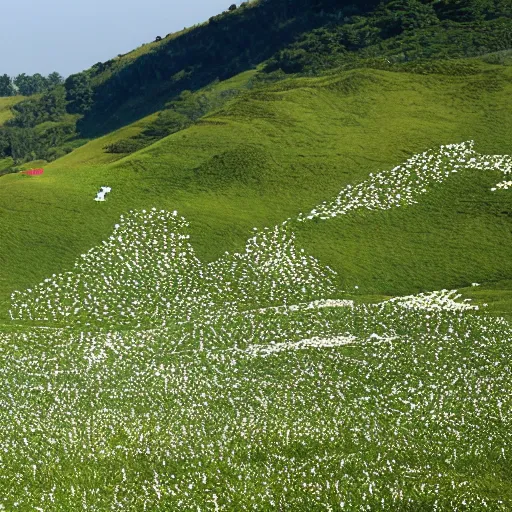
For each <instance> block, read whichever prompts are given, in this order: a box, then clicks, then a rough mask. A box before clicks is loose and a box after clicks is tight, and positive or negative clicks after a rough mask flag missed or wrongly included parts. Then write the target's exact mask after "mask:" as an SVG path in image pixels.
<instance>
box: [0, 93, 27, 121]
mask: <svg viewBox="0 0 512 512" xmlns="http://www.w3.org/2000/svg"><path fill="white" fill-rule="evenodd" d="M24 99H25V98H24V97H23V96H11V97H9V98H0V126H2V125H3V124H4V123H5V122H6V121H9V119H11V118H12V117H13V114H12V111H11V107H14V105H16V103H19V102H20V101H23V100H24Z"/></svg>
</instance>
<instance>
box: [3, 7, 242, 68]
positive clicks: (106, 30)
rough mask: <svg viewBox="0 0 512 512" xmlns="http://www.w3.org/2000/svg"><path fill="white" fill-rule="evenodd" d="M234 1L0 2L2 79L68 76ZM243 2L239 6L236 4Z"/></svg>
mask: <svg viewBox="0 0 512 512" xmlns="http://www.w3.org/2000/svg"><path fill="white" fill-rule="evenodd" d="M234 1H235V0H44V1H43V0H14V1H9V2H2V4H3V5H2V15H1V18H2V27H1V29H0V75H3V74H4V73H7V74H8V75H9V76H16V75H18V74H19V73H27V74H29V75H33V74H34V73H41V74H42V75H45V76H46V75H48V74H49V73H51V72H53V71H58V72H59V73H60V74H61V75H63V76H64V77H67V76H69V75H70V74H72V73H77V72H79V71H83V70H84V69H87V68H89V67H90V66H92V65H93V64H95V63H96V62H99V61H102V62H104V61H106V60H108V59H110V58H112V57H115V56H116V55H118V54H119V53H127V52H129V51H131V50H133V49H135V48H137V47H138V46H140V45H141V44H142V43H148V42H151V41H153V40H154V39H155V37H156V36H161V37H164V36H165V35H166V34H169V33H170V32H176V31H178V30H182V29H183V28H184V27H190V26H192V25H195V24H196V23H201V22H203V21H206V20H207V19H208V18H210V16H213V15H215V14H219V13H220V12H222V11H224V10H226V9H227V8H228V7H229V6H230V5H231V4H232V3H234ZM237 3H239V2H237Z"/></svg>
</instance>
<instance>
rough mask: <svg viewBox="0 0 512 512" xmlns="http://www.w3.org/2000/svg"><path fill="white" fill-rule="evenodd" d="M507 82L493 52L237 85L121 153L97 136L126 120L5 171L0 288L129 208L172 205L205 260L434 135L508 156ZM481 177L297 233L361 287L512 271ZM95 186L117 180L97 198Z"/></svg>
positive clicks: (62, 264) (41, 267)
mask: <svg viewBox="0 0 512 512" xmlns="http://www.w3.org/2000/svg"><path fill="white" fill-rule="evenodd" d="M511 94H512V70H511V69H510V68H507V67H503V66H491V65H486V66H484V67H483V71H482V72H476V73H475V74H473V75H469V76H462V77H450V76H447V75H435V74H433V75H428V76H423V75H415V74H406V73H393V72H389V71H376V70H371V69H365V70H353V71H349V72H345V73H339V74H333V75H330V76H328V77H324V78H311V79H307V78H302V79H289V80H286V81H284V82H282V83H278V84H275V85H271V86H266V87H264V88H261V89H259V88H256V89H254V90H251V91H248V92H245V93H243V95H242V96H241V97H239V98H238V99H236V100H234V101H232V102H230V103H229V104H228V105H227V106H226V107H225V108H224V109H222V110H221V111H219V112H217V113H215V114H213V115H210V116H208V117H207V118H205V119H204V120H203V121H200V122H199V123H198V124H197V125H195V126H193V127H191V128H189V129H187V130H184V131H182V132H179V133H177V134H174V135H172V136H170V137H168V138H166V139H164V140H162V141H160V142H158V143H156V144H154V145H153V146H151V147H149V148H147V149H145V150H143V151H141V152H139V153H136V154H134V155H131V156H129V157H127V158H123V159H121V160H119V161H117V162H115V163H110V164H109V162H111V161H112V159H113V158H114V157H116V155H106V154H104V153H102V151H101V149H102V147H103V146H104V145H106V143H108V142H110V141H111V140H115V139H116V138H117V137H119V138H121V134H120V133H119V132H117V133H114V134H112V135H110V136H108V137H111V138H110V139H106V140H104V141H99V140H97V141H93V142H91V143H89V144H87V145H86V146H83V147H82V148H80V149H78V150H77V151H76V152H74V153H72V154H70V155H68V156H67V157H64V158H62V159H60V160H57V161H56V162H54V163H52V164H50V165H49V166H47V167H46V169H45V175H44V176H42V177H34V178H24V177H20V176H14V175H11V176H6V177H3V178H1V183H0V185H1V186H0V233H1V236H2V244H1V246H0V263H1V269H0V290H1V296H0V298H3V299H4V300H5V299H7V298H8V296H9V294H10V292H11V291H12V290H14V289H20V288H24V287H27V286H29V285H30V284H33V283H35V282H38V281H40V280H41V279H42V278H44V277H45V276H47V275H51V274H53V273H56V272H59V271H62V270H65V269H67V268H70V266H71V265H72V262H73V261H74V259H75V258H76V256H77V255H78V254H80V253H81V252H84V251H85V250H87V249H89V248H90V247H92V246H94V245H96V244H97V243H99V242H100V241H101V240H102V239H104V238H105V236H106V235H107V234H108V233H109V232H110V230H111V228H112V225H113V224H114V223H115V221H116V219H117V218H118V216H119V215H120V214H121V213H123V212H125V211H126V210H128V209H131V208H137V209H139V208H144V207H151V206H156V207H158V208H165V209H168V210H171V211H172V210H174V209H177V210H178V211H179V212H180V214H182V215H184V216H185V217H186V218H187V220H189V221H190V223H191V234H192V239H191V240H192V244H193V245H194V247H195V249H196V252H197V253H198V256H199V257H200V258H201V259H202V260H212V259H214V258H216V257H218V256H219V255H220V254H222V253H223V252H224V251H226V250H229V251H232V250H238V249H241V248H242V247H243V245H244V243H245V240H246V239H247V237H248V236H249V235H250V232H251V229H252V227H253V226H257V227H263V226H272V225H274V224H277V223H279V222H281V221H282V220H283V219H285V218H287V217H290V216H296V215H297V214H298V213H299V212H300V211H308V210H310V209H311V208H312V207H314V206H315V205H316V204H317V203H319V202H321V201H323V200H328V199H330V198H332V197H333V196H335V195H336V194H337V193H338V192H339V190H340V189H341V188H342V187H344V186H345V185H346V184H348V183H357V182H358V181H360V180H362V179H364V178H365V177H366V176H367V175H368V173H369V172H376V171H379V170H383V169H387V168H391V167H393V166H394V165H396V164H398V163H401V162H402V161H403V160H405V159H406V158H408V157H409V156H411V155H412V154H414V153H417V152H420V151H424V150H426V149H428V148H433V147H436V146H439V145H441V144H447V143H452V142H461V141H463V140H469V139H474V140H475V141H476V143H477V145H476V149H477V151H479V152H481V153H489V154H492V153H504V154H512V143H511V141H512V122H511V120H512V105H511V103H510V101H509V98H510V96H511ZM138 129H140V128H137V127H129V128H126V129H125V130H127V132H126V133H136V132H137V130H138ZM130 130H133V132H130ZM123 136H126V134H123ZM491 182H492V178H491V177H486V178H484V177H482V178H481V179H476V180H475V181H470V182H468V183H463V184H461V186H460V187H459V186H458V185H457V184H456V183H455V182H454V185H453V186H452V188H449V189H446V191H444V192H443V191H442V190H440V191H439V192H435V193H433V195H432V197H431V198H422V201H423V200H425V201H427V202H426V203H423V202H422V204H421V205H418V206H414V207H410V208H409V209H408V210H407V211H405V210H404V211H403V212H392V213H382V212H377V213H373V214H367V215H366V216H365V217H363V218H360V217H357V219H356V217H354V218H353V219H345V220H343V221H341V220H337V221H333V223H327V224H325V225H323V226H322V227H321V228H319V229H318V230H316V229H313V228H307V229H308V230H309V229H312V232H311V233H309V231H308V232H302V233H300V232H299V236H300V237H302V239H303V240H304V242H303V243H304V244H305V245H307V248H308V251H310V252H311V253H312V254H314V255H315V256H316V257H318V258H320V260H321V261H324V262H329V263H330V264H331V265H332V266H333V268H335V269H336V270H337V271H339V272H340V275H341V276H342V277H343V278H344V279H345V283H346V284H347V286H348V285H350V284H352V282H354V284H359V285H361V290H362V292H366V293H369V294H377V295H380V294H384V295H385V294H388V293H398V292H399V293H406V292H414V291H419V290H422V289H429V288H433V287H436V288H439V287H445V286H448V284H450V286H453V287H458V286H467V285H468V284H469V283H471V282H473V281H477V282H482V283H492V282H494V281H496V280H503V279H510V278H511V268H510V264H509V263H507V262H506V258H505V255H506V254H510V250H511V241H510V224H511V221H510V216H508V215H505V214H502V213H501V211H506V210H508V211H510V209H511V208H510V199H509V198H510V193H507V192H503V193H502V195H501V196H499V197H498V196H491V195H490V192H488V188H489V186H492V184H493V183H491ZM494 183H496V181H495V182H494ZM102 185H108V186H111V187H112V189H113V191H112V193H111V194H110V196H109V198H108V201H107V202H106V203H104V204H97V203H95V202H94V201H93V198H94V196H95V193H96V192H97V190H98V189H99V187H100V186H102ZM436 194H437V195H436ZM507 194H508V195H507ZM468 197H471V198H472V202H470V203H468V202H466V200H467V198H468ZM491 200H492V201H493V202H494V201H498V202H497V203H496V204H493V205H489V204H488V203H489V201H491ZM428 201H430V202H428ZM460 209H462V210H461V211H462V213H458V211H459V210H460ZM395 222H396V223H397V224H395ZM397 226H401V227H400V228H399V227H397ZM301 229H302V228H301ZM304 229H306V228H304ZM459 247H460V248H463V249H464V253H462V251H461V250H458V248H459ZM358 248H360V249H358ZM489 248H490V249H489ZM434 255H435V258H434ZM427 260H428V267H427V268H424V266H423V267H422V265H424V263H425V262H426V261H427ZM401 269H404V270H401ZM363 287H364V288H363ZM496 293H498V295H499V294H500V293H501V292H499V291H498V292H496ZM4 309H5V308H4Z"/></svg>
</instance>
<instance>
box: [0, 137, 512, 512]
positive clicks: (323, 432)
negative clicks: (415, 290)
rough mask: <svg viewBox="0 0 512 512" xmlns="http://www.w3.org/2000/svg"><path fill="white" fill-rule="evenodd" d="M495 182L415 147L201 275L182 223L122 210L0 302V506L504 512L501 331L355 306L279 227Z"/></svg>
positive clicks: (408, 307) (505, 366)
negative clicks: (71, 255) (463, 183)
mask: <svg viewBox="0 0 512 512" xmlns="http://www.w3.org/2000/svg"><path fill="white" fill-rule="evenodd" d="M511 169H512V159H511V158H510V157H509V156H507V155H485V154H480V153H478V152H477V151H476V150H475V144H474V143H473V142H471V141H469V142H464V143H458V144H450V145H444V146H442V147H438V148H432V149H430V150H428V151H425V152H423V153H419V154H416V155H414V156H412V157H410V158H409V159H408V160H407V161H405V162H404V163H402V164H400V165H397V166H395V167H394V168H392V169H391V170H382V171H381V172H379V173H372V174H370V175H369V176H368V177H367V178H366V179H364V180H362V181H360V182H358V183H354V184H353V185H347V186H345V187H344V188H342V190H341V192H338V194H337V195H333V197H332V198H331V199H330V200H329V199H328V200H326V201H325V202H321V203H319V204H318V205H317V206H316V207H314V208H313V209H311V210H306V211H304V212H303V213H301V214H299V215H298V216H297V217H293V218H292V217H289V218H287V219H285V220H284V221H281V222H280V223H278V224H276V225H275V226H273V227H272V226H271V227H267V228H254V229H253V233H252V234H251V236H250V238H249V239H248V240H247V241H246V244H245V248H244V249H243V250H242V251H240V252H229V251H228V252H226V253H225V254H224V255H222V256H220V257H219V258H217V259H215V260H213V261H203V260H202V259H201V258H200V257H199V256H198V254H197V253H196V251H195V249H194V247H193V245H192V243H191V236H190V234H189V230H190V224H189V223H188V222H187V220H186V219H185V218H184V217H182V216H181V215H180V214H179V213H178V212H177V211H167V210H165V209H157V208H151V209H147V210H132V211H129V212H127V213H125V214H123V215H122V216H120V218H119V219H118V220H117V222H116V223H115V224H114V226H113V231H112V233H111V235H110V236H109V237H108V238H107V239H105V240H104V241H103V242H102V243H100V244H98V245H97V246H95V247H93V248H92V249H90V250H88V251H86V252H84V253H83V254H82V255H81V256H80V257H79V258H78V259H77V261H76V262H75V265H74V267H73V268H72V269H71V270H70V271H68V272H64V273H60V274H54V275H52V276H48V277H47V278H46V279H44V280H43V281H42V282H41V283H40V284H37V285H36V284H33V285H32V286H31V287H30V288H29V289H26V290H20V291H19V292H15V293H14V294H13V295H12V296H11V303H10V310H9V314H10V319H11V322H10V324H9V327H8V328H6V329H4V331H3V333H2V334H0V358H1V359H2V363H1V364H0V368H1V372H2V383H3V386H2V392H1V394H0V405H1V407H0V411H1V412H0V427H1V431H2V435H1V436H0V462H1V463H2V466H3V467H4V468H5V469H4V471H3V472H2V474H1V475H0V495H1V498H0V508H1V506H2V505H3V508H4V509H5V510H44V511H47V510H49V511H52V510H78V509H80V510H101V511H102V510H215V511H217V510H319V511H320V510H410V511H413V510H464V511H466V510H475V511H476V510H503V511H505V510H509V509H510V507H511V506H512V493H511V492H510V489H511V485H510V482H511V479H512V473H511V471H510V467H512V466H511V463H510V462H511V457H512V453H511V452H510V446H512V444H511V441H512V439H511V432H512V415H511V413H510V411H512V407H511V406H512V403H511V398H510V397H511V396H512V379H511V367H510V358H511V355H512V353H511V350H512V349H511V345H510V339H511V336H512V327H511V325H510V323H509V322H508V321H507V320H506V319H505V318H503V317H499V316H496V315H495V314H494V315H490V314H489V313H488V312H487V309H488V307H487V305H485V306H484V305H479V304H475V303H473V302H472V301H470V300H469V299H464V298H463V297H461V296H460V294H458V293H457V292H456V291H455V290H446V289H441V290H439V291H434V292H428V293H426V292H425V293H420V294H413V295H406V296H397V297H394V298H391V299H385V300H382V299H381V300H377V301H374V302H373V303H368V302H367V301H365V300H362V298H361V297H358V296H357V293H358V292H357V290H358V288H357V287H352V288H351V289H343V288H342V287H341V286H340V283H341V280H340V279H339V276H338V274H337V272H336V270H335V269H333V268H331V267H329V266H327V265H325V264H323V263H322V262H321V261H320V260H319V259H317V258H316V257H315V253H314V251H311V252H310V251H307V250H305V249H304V248H302V247H301V246H300V245H299V244H298V239H299V237H298V236H296V234H295V231H296V230H297V229H299V228H300V227H302V226H304V225H306V226H307V225H311V226H317V225H326V226H327V225H329V223H331V222H337V221H339V219H341V218H345V217H346V218H350V217H354V218H359V217H364V216H365V215H380V214H381V213H382V212H385V211H402V210H404V211H406V210H408V209H411V208H414V207H415V205H416V204H421V203H422V202H423V201H424V200H426V198H428V197H429V196H430V195H432V194H435V191H436V190H439V189H441V188H443V187H445V186H447V184H448V183H450V181H452V180H454V179H456V178H457V177H458V176H459V175H462V176H465V177H467V179H474V178H475V177H478V176H480V175H488V176H489V178H490V181H491V183H490V186H489V192H490V193H491V194H508V193H509V192H508V189H505V187H498V186H497V184H498V183H502V182H503V181H507V179H508V176H509V174H510V173H511ZM493 185H494V186H493ZM115 192H116V189H115V187H112V192H111V194H112V197H114V194H115ZM89 200H90V201H91V202H94V193H93V194H91V196H90V197H89ZM110 200H111V199H110V195H109V196H107V198H106V201H105V203H106V204H108V202H109V201H110ZM101 206H102V205H101ZM472 285H473V287H474V288H478V287H479V283H472ZM13 482H16V484H13Z"/></svg>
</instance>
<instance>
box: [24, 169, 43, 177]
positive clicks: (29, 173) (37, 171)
mask: <svg viewBox="0 0 512 512" xmlns="http://www.w3.org/2000/svg"><path fill="white" fill-rule="evenodd" d="M43 172H44V170H43V169H30V170H28V171H22V172H21V173H20V174H26V175H27V176H39V175H40V174H43Z"/></svg>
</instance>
